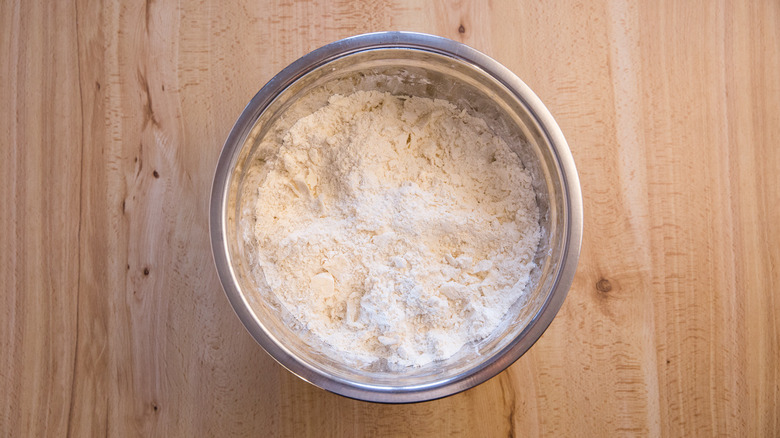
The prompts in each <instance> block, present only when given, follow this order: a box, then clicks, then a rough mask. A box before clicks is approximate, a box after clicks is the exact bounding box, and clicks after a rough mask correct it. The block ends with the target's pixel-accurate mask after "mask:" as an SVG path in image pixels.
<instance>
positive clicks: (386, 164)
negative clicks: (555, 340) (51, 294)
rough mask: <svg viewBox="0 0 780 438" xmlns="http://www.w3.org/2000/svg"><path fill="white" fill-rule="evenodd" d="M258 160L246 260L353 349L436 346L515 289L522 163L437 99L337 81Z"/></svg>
mask: <svg viewBox="0 0 780 438" xmlns="http://www.w3.org/2000/svg"><path fill="white" fill-rule="evenodd" d="M266 166H269V167H268V169H269V170H268V173H267V175H266V177H265V179H264V181H263V182H262V184H261V186H260V187H259V194H258V199H257V205H256V209H255V211H254V213H255V215H256V216H255V217H254V218H253V220H254V221H256V222H255V227H254V236H250V237H249V238H250V239H253V241H252V242H251V243H252V246H254V247H255V248H259V254H257V255H256V256H257V258H256V261H255V262H256V265H255V266H254V267H253V268H254V269H258V268H259V269H262V272H263V274H264V276H265V279H266V281H267V283H268V285H269V286H270V287H271V289H272V290H273V292H274V293H275V294H276V295H277V296H278V298H279V299H280V300H281V302H282V303H283V304H284V306H285V307H286V308H287V309H288V310H289V311H290V312H291V313H292V314H293V315H294V316H295V318H297V320H298V321H299V322H300V323H301V324H302V325H303V326H304V327H306V328H307V329H309V330H311V332H313V333H314V334H315V335H317V336H318V337H319V338H321V339H322V340H323V341H325V342H326V343H328V344H330V345H331V346H333V347H335V348H336V349H338V350H341V351H344V352H346V353H349V354H350V355H351V356H352V357H357V358H360V359H361V360H365V361H367V362H372V361H376V360H378V359H386V360H387V362H388V364H389V365H390V366H420V365H424V364H426V363H429V362H431V361H435V360H443V359H446V358H448V357H450V356H452V355H453V354H454V353H456V352H457V351H458V350H459V349H460V348H461V347H463V346H464V345H465V344H467V343H468V342H471V341H478V340H480V339H483V338H485V337H487V336H488V335H490V333H491V331H492V330H493V329H495V328H496V326H497V325H498V324H499V322H500V321H501V318H502V317H503V315H504V314H505V312H506V311H507V309H509V307H510V306H511V305H512V304H513V303H514V302H515V301H517V300H518V298H520V297H521V296H522V294H523V292H524V289H525V287H526V283H527V282H528V278H529V274H530V271H531V269H532V268H533V266H534V264H533V256H534V253H535V251H536V249H537V247H538V245H539V240H540V227H539V210H538V206H537V204H536V200H535V196H534V191H533V188H532V186H531V176H530V175H529V173H528V172H526V171H525V169H524V167H523V165H522V163H521V162H520V159H519V158H518V157H517V155H516V154H515V153H513V152H512V151H511V150H510V149H509V147H508V146H507V144H506V143H505V142H504V141H503V140H501V139H500V138H498V137H496V136H495V135H493V134H492V133H491V132H490V130H489V129H488V128H487V126H486V124H485V122H484V121H483V120H481V119H478V118H476V117H473V116H470V115H468V114H467V113H466V112H465V111H459V110H458V109H457V108H456V107H455V106H454V105H452V104H450V103H449V102H446V101H442V100H431V99H425V98H416V97H403V96H401V97H399V96H392V95H390V94H387V93H380V92H376V91H369V92H363V91H360V92H357V93H355V94H352V95H350V96H347V97H344V96H340V95H335V96H333V97H332V98H330V100H329V102H328V104H327V105H326V106H325V107H323V108H321V109H319V110H318V111H316V112H314V113H313V114H311V115H309V116H307V117H304V118H302V119H300V120H299V121H297V122H296V123H295V124H294V125H293V126H292V127H291V128H290V130H289V131H288V132H287V133H285V134H284V135H283V138H282V141H281V146H280V147H279V150H278V153H276V154H275V155H274V156H272V157H270V158H269V159H268V162H267V163H266Z"/></svg>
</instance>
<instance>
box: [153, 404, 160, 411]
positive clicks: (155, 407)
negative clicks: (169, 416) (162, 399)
mask: <svg viewBox="0 0 780 438" xmlns="http://www.w3.org/2000/svg"><path fill="white" fill-rule="evenodd" d="M152 409H154V412H157V410H158V409H160V407H159V406H157V403H152Z"/></svg>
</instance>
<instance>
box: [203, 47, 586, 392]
mask: <svg viewBox="0 0 780 438" xmlns="http://www.w3.org/2000/svg"><path fill="white" fill-rule="evenodd" d="M367 89H378V90H381V91H389V92H391V93H393V94H403V95H415V96H423V97H429V98H441V99H447V100H449V101H451V102H453V103H455V104H456V105H458V106H459V107H462V108H465V109H467V110H468V111H469V113H471V114H473V115H476V116H478V117H482V118H483V119H484V120H485V121H486V122H487V123H488V125H489V126H490V127H491V128H492V129H493V130H494V131H495V132H497V133H498V134H499V135H501V136H502V137H503V138H504V139H505V140H506V141H507V143H508V144H509V145H511V147H512V148H513V149H514V150H515V151H516V152H517V153H518V154H519V156H520V157H521V159H522V160H523V163H524V165H525V166H526V168H528V169H530V170H531V172H532V174H533V176H534V186H535V189H536V192H537V201H538V203H539V206H540V209H541V211H542V218H541V226H542V228H543V230H544V238H543V241H542V243H541V245H540V248H539V250H538V251H537V253H536V259H535V261H536V263H537V266H538V267H537V268H536V269H535V270H534V272H533V274H532V280H533V281H532V282H531V284H530V286H529V288H528V290H527V293H526V299H523V300H521V301H518V302H517V303H515V305H513V306H512V307H511V308H510V309H509V310H508V312H507V315H506V316H505V318H504V321H503V322H502V324H501V325H500V326H499V327H498V328H497V329H496V330H495V331H494V333H493V335H491V336H490V337H489V338H487V339H484V340H482V341H480V342H478V343H476V344H473V345H467V346H466V347H464V348H463V349H461V351H460V352H458V353H457V354H456V355H455V356H453V357H451V358H450V359H447V360H445V361H440V362H434V363H431V364H428V365H426V366H423V367H419V368H406V369H401V370H398V369H396V370H392V369H388V368H386V367H383V366H381V365H378V364H374V366H369V367H360V366H356V365H355V364H354V363H351V362H350V361H348V360H346V359H344V358H343V357H341V356H340V355H339V353H338V352H337V351H333V350H332V349H331V348H330V347H328V346H327V345H324V344H323V343H322V342H319V341H318V340H317V339H315V338H314V337H313V336H312V335H311V334H310V333H308V332H307V331H306V330H303V329H301V328H300V324H299V323H298V322H297V321H295V320H294V318H292V317H291V316H290V315H289V314H288V313H287V311H286V309H285V308H284V306H282V305H281V304H280V302H279V301H278V300H277V299H276V297H275V295H274V294H273V293H271V291H270V290H269V288H268V286H267V285H266V284H265V283H264V281H263V278H262V275H259V276H258V275H257V274H256V273H253V272H251V270H250V269H248V261H249V260H250V259H251V257H252V251H253V249H252V248H250V247H248V244H247V243H246V242H245V241H244V239H243V238H242V233H245V232H247V230H246V224H242V223H241V222H242V221H240V220H239V218H240V217H241V215H242V211H243V210H244V209H245V208H248V207H247V206H249V205H252V204H253V203H252V201H253V200H252V199H251V198H252V193H254V192H255V191H256V190H252V188H253V187H256V184H257V183H258V182H259V181H260V180H261V179H262V164H261V163H262V161H261V159H259V158H258V156H257V155H258V149H259V146H260V145H262V144H263V141H264V140H266V139H267V138H268V134H269V133H273V132H279V130H285V129H287V128H289V126H290V125H291V124H292V123H294V122H295V121H296V120H297V119H298V118H300V117H302V116H304V115H307V114H308V113H310V112H312V109H313V108H318V107H320V106H322V105H323V104H324V103H325V101H326V100H327V98H328V96H330V95H332V94H334V93H341V94H350V93H351V92H354V91H356V90H367ZM258 169H260V170H258ZM210 228H211V242H212V248H213V252H214V259H215V262H216V265H217V271H218V272H219V277H220V280H221V281H222V286H223V287H224V289H225V293H226V294H227V297H228V299H229V300H230V303H231V304H232V305H233V309H234V310H235V311H236V313H237V314H238V316H239V318H240V319H241V321H242V322H243V324H244V326H245V327H246V328H247V330H249V332H250V333H251V334H252V336H253V337H254V338H255V340H257V342H258V343H259V344H260V345H261V346H262V347H263V348H264V349H265V350H266V351H267V352H268V353H269V354H270V355H271V356H273V357H274V359H276V360H277V361H278V362H279V363H280V364H282V365H283V366H284V367H285V368H287V369H288V370H290V371H291V372H293V373H294V374H296V375H298V376H299V377H300V378H302V379H304V380H306V381H308V382H311V383H312V384H314V385H317V386H319V387H320V388H323V389H326V390H328V391H332V392H335V393H338V394H341V395H344V396H347V397H352V398H357V399H362V400H368V401H375V402H387V403H404V402H416V401H423V400H431V399H436V398H440V397H444V396H447V395H451V394H454V393H457V392H460V391H463V390H465V389H468V388H471V387H473V386H475V385H478V384H479V383H482V382H484V381H486V380H487V379H489V378H491V377H493V376H495V375H496V374H498V373H499V372H501V371H502V370H504V369H505V368H506V367H508V366H509V365H510V364H512V362H514V361H515V360H517V358H519V357H520V356H521V355H522V354H523V353H525V352H526V351H527V350H528V349H529V348H530V347H531V345H533V343H534V342H536V340H537V339H539V337H540V336H541V335H542V333H543V332H544V330H545V329H546V328H547V327H548V326H549V324H550V322H552V320H553V318H554V317H555V314H556V313H557V312H558V309H559V308H560V307H561V304H562V303H563V300H564V298H565V297H566V294H567V292H568V290H569V287H570V286H571V282H572V278H573V277H574V272H575V269H576V267H577V259H578V258H579V251H580V242H581V237H582V197H581V193H580V184H579V179H578V177H577V171H576V169H575V167H574V161H573V160H572V156H571V152H570V151H569V148H568V146H567V144H566V140H565V139H564V137H563V134H562V133H561V130H560V129H559V128H558V125H557V124H556V123H555V120H553V118H552V116H551V115H550V113H549V111H548V110H547V108H545V107H544V105H543V104H542V102H541V101H540V100H539V98H537V97H536V95H535V94H534V93H533V92H532V91H531V90H530V89H529V88H528V87H527V86H526V85H525V84H524V83H523V82H522V81H521V80H520V79H519V78H517V76H515V75H514V74H513V73H512V72H510V71H509V70H508V69H506V68H505V67H503V66H502V65H501V64H499V63H498V62H496V61H495V60H493V59H491V58H489V57H488V56H486V55H484V54H482V53H480V52H478V51H476V50H474V49H472V48H470V47H468V46H465V45H463V44H460V43H458V42H455V41H452V40H448V39H445V38H440V37H436V36H431V35H425V34H419V33H410V32H380V33H372V34H365V35H359V36H355V37H352V38H347V39H343V40H340V41H337V42H335V43H332V44H329V45H327V46H325V47H322V48H320V49H317V50H315V51H313V52H311V53H309V54H308V55H306V56H304V57H302V58H300V59H299V60H297V61H295V62H294V63H292V64H291V65H290V66H289V67H287V68H285V69H284V70H282V72H281V73H279V74H278V75H276V76H275V77H274V78H273V79H271V80H270V81H269V82H268V83H267V84H266V85H265V86H264V87H263V88H262V89H261V90H260V91H259V92H258V93H257V94H256V95H255V97H254V98H253V99H252V101H251V102H249V105H247V107H246V109H244V112H243V113H242V114H241V116H240V117H239V118H238V121H237V122H236V124H235V126H234V127H233V130H232V131H231V132H230V135H229V136H228V139H227V141H226V142H225V146H224V148H223V150H222V155H221V156H220V159H219V164H218V165H217V170H216V175H215V177H214V185H213V189H212V194H211V211H210Z"/></svg>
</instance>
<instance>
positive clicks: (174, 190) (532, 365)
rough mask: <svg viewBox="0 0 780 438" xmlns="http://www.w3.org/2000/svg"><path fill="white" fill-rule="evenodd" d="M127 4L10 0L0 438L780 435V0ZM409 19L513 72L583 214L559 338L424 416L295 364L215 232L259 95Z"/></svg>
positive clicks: (2, 92) (4, 88) (0, 269)
mask: <svg viewBox="0 0 780 438" xmlns="http://www.w3.org/2000/svg"><path fill="white" fill-rule="evenodd" d="M117 3H118V4H112V3H107V4H101V2H92V1H83V0H77V1H75V2H59V1H53V2H35V1H27V2H13V1H10V0H9V1H3V2H2V3H0V33H1V34H2V39H1V40H0V60H2V62H1V63H0V74H1V75H2V76H1V78H2V80H1V81H0V102H1V103H2V105H1V106H0V133H2V139H3V140H2V143H0V144H2V156H1V157H2V158H0V178H2V179H1V180H0V196H2V198H1V199H0V201H1V202H2V206H1V207H0V248H2V252H1V253H0V284H2V287H3V291H2V294H1V295H0V335H1V336H0V342H1V343H2V344H0V435H2V436H14V437H16V436H36V437H37V436H64V435H66V434H68V435H72V436H78V437H81V436H91V435H98V434H101V435H102V434H108V435H112V436H128V435H142V436H150V435H153V436H194V435H197V436H227V435H255V436H275V435H283V436H374V435H385V434H390V435H400V436H428V435H430V436H451V435H472V436H507V435H509V436H526V435H532V436H533V435H547V436H606V435H651V436H656V435H664V436H690V435H700V436H715V435H724V436H725V435H728V436H746V437H756V436H777V435H778V434H779V433H780V365H778V363H779V362H780V322H778V317H779V315H780V297H779V296H778V288H779V287H780V249H778V248H780V227H778V224H779V223H780V207H778V205H777V204H778V201H780V177H778V175H779V174H780V3H778V2H777V1H771V0H767V1H760V0H757V1H753V2H725V3H723V2H707V1H705V2H698V3H694V2H629V1H620V0H616V1H586V2H565V1H556V2H545V3H547V4H545V5H544V6H542V5H540V4H539V2H517V1H513V0H494V1H491V2H489V3H482V2H469V1H461V2H449V1H437V2H416V1H412V0H408V1H406V0H398V1H381V0H379V1H363V2H358V3H357V4H355V3H354V2H352V1H331V2H326V1H311V2H297V1H279V2H270V1H257V2H249V1H242V0H239V1H237V2H220V1H213V0H204V1H198V2H191V1H179V2H175V1H167V0H158V1H149V2H147V3H146V4H144V3H138V2H117ZM732 3H733V4H732ZM742 3H746V4H748V5H749V6H747V7H745V6H743V5H741V4H742ZM388 29H401V30H415V31H423V32H429V33H434V34H438V35H442V36H446V37H449V38H452V39H455V40H458V41H463V42H465V43H467V44H469V45H471V46H473V47H475V48H477V49H479V50H481V51H484V52H485V53H487V54H489V55H491V56H493V57H494V58H496V59H497V60H498V61H500V62H501V63H503V64H504V65H506V66H508V67H509V68H510V69H511V70H513V71H514V72H516V73H517V74H518V76H520V77H521V78H522V79H523V80H524V81H526V83H528V84H529V85H530V86H531V88H532V89H533V90H535V91H536V93H537V94H538V95H539V96H540V97H541V99H542V100H543V101H544V102H545V103H546V104H547V106H548V107H549V108H550V110H551V111H552V113H553V114H554V115H555V117H556V118H557V120H558V122H559V124H560V125H561V128H562V129H563V132H564V134H565V135H566V136H567V139H568V141H569V144H570V146H571V149H572V152H573V154H574V158H575V160H576V162H577V166H578V168H579V173H580V178H581V180H582V190H583V196H584V203H585V205H584V207H585V236H584V241H583V247H582V257H581V259H580V265H579V269H578V271H577V275H576V278H575V281H574V285H573V287H572V290H571V292H570V293H569V296H568V298H567V300H566V302H565V304H564V306H563V308H562V309H561V311H560V313H559V314H558V316H557V318H556V319H555V321H554V322H553V324H552V325H551V327H550V328H549V330H548V331H547V332H546V334H545V335H544V336H543V337H542V338H541V339H540V340H539V342H538V343H537V344H536V345H535V346H534V347H533V348H532V349H531V350H530V351H529V352H528V353H527V354H526V355H525V356H523V357H522V358H521V359H520V360H518V361H517V362H516V363H515V364H514V365H513V366H511V367H510V368H509V369H508V370H507V371H505V372H503V373H502V374H500V375H499V376H497V377H496V378H494V379H492V380H490V381H489V382H487V383H485V384H483V385H481V386H479V387H477V388H475V389H472V390H469V391H467V392H465V393H462V394H459V395H456V396H453V397H449V398H446V399H443V400H439V401H435V402H429V403H422V404H415V405H408V406H385V405H376V404H369V403H363V402H358V401H353V400H348V399H345V398H342V397H339V396H336V395H332V394H329V393H327V392H325V391H322V390H319V389H317V388H315V387H313V386H311V385H309V384H308V383H305V382H303V381H301V380H299V379H298V378H297V377H295V376H293V375H291V374H290V373H288V372H287V371H285V370H284V369H282V368H281V367H280V366H279V365H277V364H276V363H275V362H274V361H273V360H272V359H271V358H270V357H269V356H268V355H267V354H266V353H265V352H263V351H262V350H261V348H260V347H259V346H258V345H257V344H256V343H255V342H254V341H253V340H252V338H251V337H250V336H249V334H248V333H247V332H246V331H245V330H244V328H243V327H242V326H241V324H240V322H239V320H238V318H237V317H236V316H235V314H234V313H233V311H232V310H231V308H230V306H229V304H228V301H227V299H226V298H225V296H224V294H223V292H222V289H221V287H220V285H219V282H218V280H217V275H216V270H215V268H214V265H213V262H212V257H211V250H210V246H209V239H208V218H207V210H208V200H209V190H210V185H211V180H212V175H213V171H214V167H215V164H216V161H217V157H218V155H219V152H220V149H221V146H222V143H223V141H224V139H225V137H226V136H227V133H228V131H229V130H230V128H231V126H232V124H233V122H234V121H235V119H236V118H237V116H238V114H239V113H240V112H241V110H242V108H243V106H244V105H245V104H246V103H247V102H248V101H249V99H250V98H251V97H252V96H253V95H254V93H255V92H256V91H257V90H258V89H259V88H260V87H261V86H262V85H263V84H264V83H265V82H266V81H267V80H268V79H270V78H271V77H272V76H273V75H274V74H275V73H276V72H278V71H279V70H280V69H282V68H283V67H284V66H286V65H287V64H288V63H290V62H292V61H293V60H295V59H296V58H298V57H299V56H301V55H303V54H305V53H307V52H308V51H310V50H312V49H314V48H316V47H318V46H321V45H323V44H325V43H327V42H330V41H333V40H336V39H339V38H342V37H345V36H348V35H352V34H357V33H362V32H367V31H377V30H388Z"/></svg>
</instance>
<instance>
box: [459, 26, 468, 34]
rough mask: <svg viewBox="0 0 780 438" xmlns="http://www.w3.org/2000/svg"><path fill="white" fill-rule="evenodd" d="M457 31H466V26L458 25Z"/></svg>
mask: <svg viewBox="0 0 780 438" xmlns="http://www.w3.org/2000/svg"><path fill="white" fill-rule="evenodd" d="M458 33H466V28H465V27H463V25H462V24H461V25H460V27H458Z"/></svg>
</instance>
